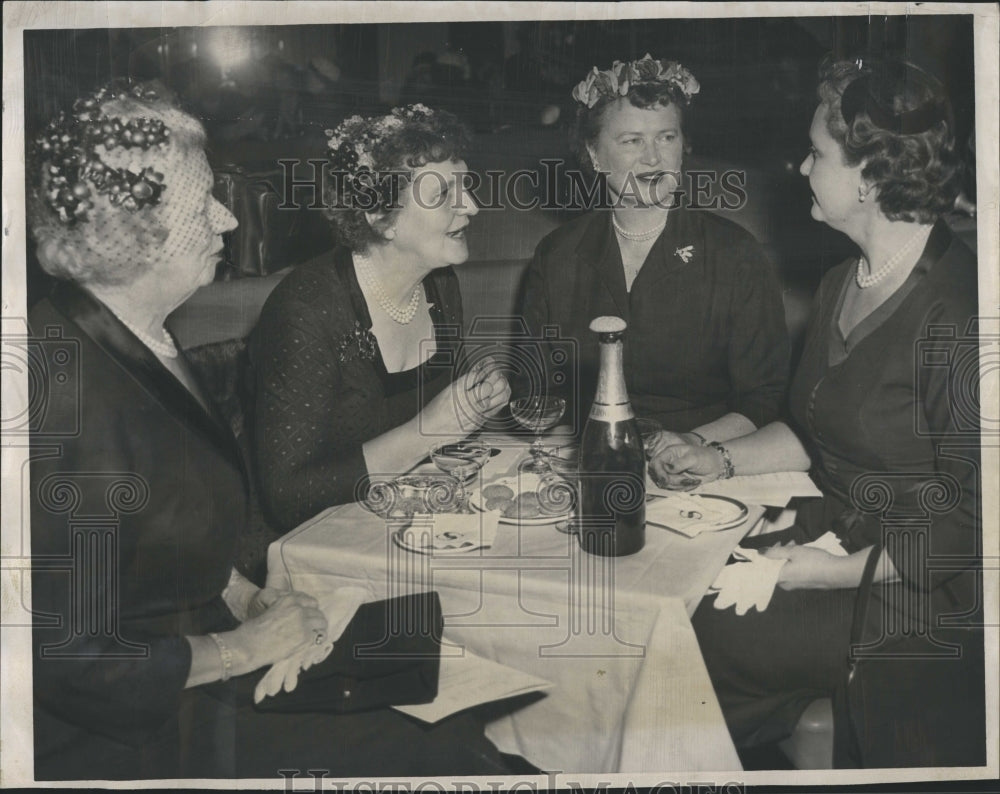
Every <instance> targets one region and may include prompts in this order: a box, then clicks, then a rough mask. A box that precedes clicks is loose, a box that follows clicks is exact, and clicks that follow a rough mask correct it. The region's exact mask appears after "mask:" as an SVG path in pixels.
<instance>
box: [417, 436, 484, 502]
mask: <svg viewBox="0 0 1000 794" xmlns="http://www.w3.org/2000/svg"><path fill="white" fill-rule="evenodd" d="M491 451H492V450H491V449H490V447H489V446H487V445H486V444H483V443H482V442H480V441H455V442H449V443H446V444H435V445H434V446H433V447H431V460H432V461H433V462H434V465H435V466H437V467H438V468H439V469H440V470H441V471H443V472H446V473H447V474H450V475H451V476H452V477H454V478H455V479H456V480H458V489H459V493H458V504H459V507H460V508H461V510H465V509H466V502H467V501H468V496H467V495H466V492H465V484H466V483H467V482H468V481H469V480H471V479H472V478H473V477H475V476H476V473H477V472H478V471H479V470H480V469H481V468H482V467H483V464H484V463H486V461H487V460H489V457H490V453H491Z"/></svg>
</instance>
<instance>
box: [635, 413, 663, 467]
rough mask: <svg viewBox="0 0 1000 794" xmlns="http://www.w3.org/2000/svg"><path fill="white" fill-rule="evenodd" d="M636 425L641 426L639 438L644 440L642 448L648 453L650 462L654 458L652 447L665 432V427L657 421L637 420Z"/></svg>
mask: <svg viewBox="0 0 1000 794" xmlns="http://www.w3.org/2000/svg"><path fill="white" fill-rule="evenodd" d="M635 423H636V424H637V425H638V426H639V437H640V438H641V439H642V448H643V451H644V452H645V453H646V460H649V459H650V458H651V457H652V451H653V450H652V449H651V448H650V447H651V445H652V443H653V442H654V441H655V440H656V437H657V436H658V435H659V434H660V431H661V430H663V427H662V426H661V425H660V423H659V422H657V421H656V420H655V419H645V418H642V419H636V420H635Z"/></svg>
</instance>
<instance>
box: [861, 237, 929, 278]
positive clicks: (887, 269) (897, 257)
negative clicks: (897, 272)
mask: <svg viewBox="0 0 1000 794" xmlns="http://www.w3.org/2000/svg"><path fill="white" fill-rule="evenodd" d="M930 231H931V230H930V227H928V228H927V229H920V230H918V231H917V232H916V234H914V235H913V236H912V237H911V238H910V239H909V240H907V241H906V245H904V246H903V247H902V248H900V249H899V250H898V251H897V252H896V253H895V254H893V255H892V256H891V257H889V259H887V260H886V262H885V264H884V265H882V267H880V268H879V269H878V270H876V271H874V272H872V273H869V274H868V275H867V276H866V275H865V267H866V266H868V260H867V259H865V257H864V254H862V255H861V256H860V257H859V258H858V272H857V273H856V274H855V277H854V280H855V281H857V283H858V286H859V287H860V288H861V289H868V287H873V286H874V285H876V284H878V283H879V282H880V281H882V279H884V278H885V277H886V276H888V275H889V274H890V273H891V272H892V271H893V269H894V268H895V267H896V265H898V264H899V263H900V262H901V261H902V259H903V256H905V254H906V252H907V251H909V250H910V249H911V248H912V247H913V244H914V243H915V242H916V241H917V240H918V239H920V238H923V240H924V241H925V242H926V240H927V237H928V236H929V235H930Z"/></svg>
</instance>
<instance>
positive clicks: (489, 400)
mask: <svg viewBox="0 0 1000 794" xmlns="http://www.w3.org/2000/svg"><path fill="white" fill-rule="evenodd" d="M509 402H510V384H509V383H507V378H506V377H504V375H503V373H502V372H501V370H500V367H499V366H498V365H497V363H496V361H495V360H494V359H492V358H485V359H482V360H481V361H479V362H477V364H476V365H475V366H474V367H473V368H472V369H471V370H469V372H467V373H466V374H465V375H463V376H462V377H460V378H458V379H457V380H455V381H453V382H452V384H451V385H450V386H449V387H448V388H447V389H445V390H444V391H442V392H441V393H440V394H439V395H438V396H437V397H435V398H434V399H433V400H431V402H430V403H429V404H428V406H427V407H426V408H425V409H424V418H425V419H426V420H428V421H430V422H431V427H432V429H433V430H434V432H435V433H439V434H442V435H447V434H449V433H453V434H455V435H461V436H467V435H469V433H472V432H473V431H475V430H477V429H479V427H480V426H481V425H482V424H483V422H484V421H486V419H487V418H489V417H490V416H493V415H494V414H495V413H497V412H498V411H499V410H500V409H501V408H503V407H504V406H505V405H507V403H509Z"/></svg>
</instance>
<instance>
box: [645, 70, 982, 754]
mask: <svg viewBox="0 0 1000 794" xmlns="http://www.w3.org/2000/svg"><path fill="white" fill-rule="evenodd" d="M820 77H821V81H820V85H819V99H820V102H819V106H818V108H817V109H816V113H815V116H814V118H813V122H812V126H811V128H810V130H809V138H810V141H811V147H810V150H809V153H808V154H807V155H806V158H805V159H804V160H803V162H802V166H801V168H800V170H801V172H802V174H803V176H805V177H807V178H808V180H809V187H810V189H811V191H812V216H813V218H814V219H816V220H818V221H822V222H823V223H826V224H827V225H829V226H831V227H832V228H834V229H836V230H838V231H841V232H843V233H844V234H846V235H847V236H848V237H849V238H850V239H851V240H852V241H853V242H854V243H855V244H856V245H857V246H858V249H859V253H858V255H857V256H855V257H852V258H851V259H849V260H848V261H846V262H844V263H842V264H841V265H840V266H838V267H836V268H834V269H833V270H831V271H830V272H829V273H827V274H826V275H825V276H824V278H823V280H822V283H821V284H820V287H819V291H818V292H817V295H816V298H815V306H814V310H813V315H812V322H811V324H810V327H809V330H808V332H807V337H806V341H805V347H804V350H803V353H802V358H801V361H800V363H799V365H798V370H797V372H796V375H795V377H794V378H793V382H792V387H791V418H792V420H793V422H792V424H791V426H788V425H785V424H783V423H774V424H771V425H769V426H767V427H764V428H762V429H761V430H760V431H758V432H756V433H752V434H750V435H747V436H745V437H743V438H738V439H733V440H731V441H728V442H726V445H725V450H724V454H723V453H721V452H720V451H719V450H718V449H710V448H706V447H702V446H693V445H692V446H681V445H677V446H671V447H668V448H667V449H665V450H664V451H663V452H662V453H661V454H660V456H659V457H658V458H657V459H656V460H654V461H653V463H652V466H651V473H652V474H653V476H654V478H655V479H658V480H660V481H661V482H663V483H664V484H667V485H669V486H672V487H678V488H680V487H684V483H685V481H690V480H691V479H694V480H696V481H710V480H714V479H717V478H719V477H726V476H731V475H732V474H733V473H734V472H735V473H736V474H758V473H764V472H769V471H782V470H789V469H804V468H807V467H808V465H809V462H810V460H811V463H812V473H813V476H814V478H815V480H816V482H817V484H818V485H819V487H820V489H821V490H822V492H823V497H822V498H819V499H813V500H808V501H807V502H805V503H804V504H803V506H802V507H801V508H800V509H799V510H798V512H797V515H796V521H795V525H794V526H793V527H791V528H790V529H788V530H785V531H782V532H777V533H770V534H765V535H762V536H759V537H755V538H750V539H748V540H745V541H744V543H743V545H744V546H745V547H749V548H754V549H764V551H763V552H762V553H763V558H762V560H761V561H760V563H759V564H757V563H753V564H752V565H751V567H746V568H744V569H743V574H745V575H746V576H747V577H749V578H751V579H754V578H756V579H757V580H759V579H760V577H761V576H763V575H764V573H766V572H768V571H770V576H771V577H772V579H771V581H772V582H775V581H776V585H777V586H776V588H775V589H774V590H773V596H772V597H770V598H769V599H763V600H761V601H760V603H758V605H757V606H756V607H749V605H748V604H743V606H742V609H740V608H739V606H737V609H738V613H737V614H734V612H733V610H732V609H729V608H728V607H725V608H723V607H724V605H725V604H731V603H732V602H733V597H734V596H735V598H736V601H737V602H739V600H740V598H741V595H740V590H741V587H742V585H741V584H740V582H739V581H737V580H739V579H740V578H741V574H740V573H739V572H737V571H734V570H733V569H737V568H739V566H741V565H743V566H746V563H738V564H734V565H730V566H728V567H727V569H726V579H727V580H728V581H729V582H731V583H732V584H734V585H735V591H733V592H728V594H727V591H728V589H729V588H728V587H727V586H723V587H722V591H723V592H721V593H720V594H719V595H715V594H712V595H709V596H707V597H706V598H705V599H704V600H703V601H702V603H701V605H700V606H699V608H698V611H697V612H696V613H695V615H694V617H693V619H692V622H693V624H694V628H695V631H696V632H697V634H698V641H699V644H700V646H701V648H702V653H703V655H704V658H705V662H706V665H707V667H708V670H709V674H710V675H711V676H712V681H713V683H714V685H715V689H716V693H717V694H718V696H719V700H720V703H721V705H722V708H723V712H724V713H725V716H726V719H727V722H728V724H729V728H730V732H731V733H732V735H733V738H734V740H735V741H736V743H737V746H741V747H752V746H754V745H759V744H762V743H767V742H771V741H775V740H778V739H782V738H784V737H786V736H787V735H788V734H789V733H790V732H791V731H792V730H793V728H794V727H795V724H796V721H797V720H798V719H799V717H800V715H801V714H802V713H803V710H804V709H805V708H806V707H807V706H808V705H809V703H810V702H812V701H814V700H817V699H820V698H828V697H833V698H834V732H835V736H834V738H835V744H834V763H835V764H836V765H837V766H843V767H859V766H860V767H908V766H978V765H981V764H983V763H985V761H986V746H985V741H986V737H985V720H986V714H985V701H984V680H983V676H984V668H983V665H984V657H983V650H984V649H983V630H982V624H983V603H982V580H981V577H982V571H981V564H982V556H981V555H982V520H981V515H980V509H981V508H980V502H979V494H980V474H979V401H978V396H979V388H978V385H979V359H978V349H979V340H978V337H977V333H978V331H977V328H978V326H977V322H976V317H977V310H978V302H977V278H978V272H977V266H976V256H975V254H974V253H973V252H972V251H970V250H969V249H968V248H967V247H966V246H965V245H964V244H963V243H962V242H961V241H960V240H959V239H958V238H956V237H955V236H954V235H953V234H952V232H951V231H950V230H949V228H948V226H947V224H946V223H945V221H944V218H943V216H944V215H945V214H946V213H948V212H949V211H950V210H951V208H952V207H953V206H954V203H955V199H956V197H957V196H958V195H959V191H960V188H961V174H962V163H961V160H960V158H959V157H958V155H957V154H956V150H955V140H954V133H953V121H952V117H951V111H950V105H949V102H948V98H947V96H946V94H945V92H944V90H943V88H942V86H941V84H940V83H939V82H938V81H937V80H935V79H934V78H933V77H931V76H930V75H927V74H926V73H924V72H922V71H921V70H919V69H917V68H915V67H913V66H911V65H909V64H904V63H899V62H892V61H881V62H879V61H875V62H873V63H869V62H865V61H861V62H832V61H831V62H827V63H826V64H824V67H823V69H822V71H821V75H820ZM815 542H818V543H819V546H818V547H817V546H816V545H807V544H813V543H815ZM782 544H784V545H782ZM748 607H749V608H748ZM743 611H745V614H740V613H742V612H743Z"/></svg>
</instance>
